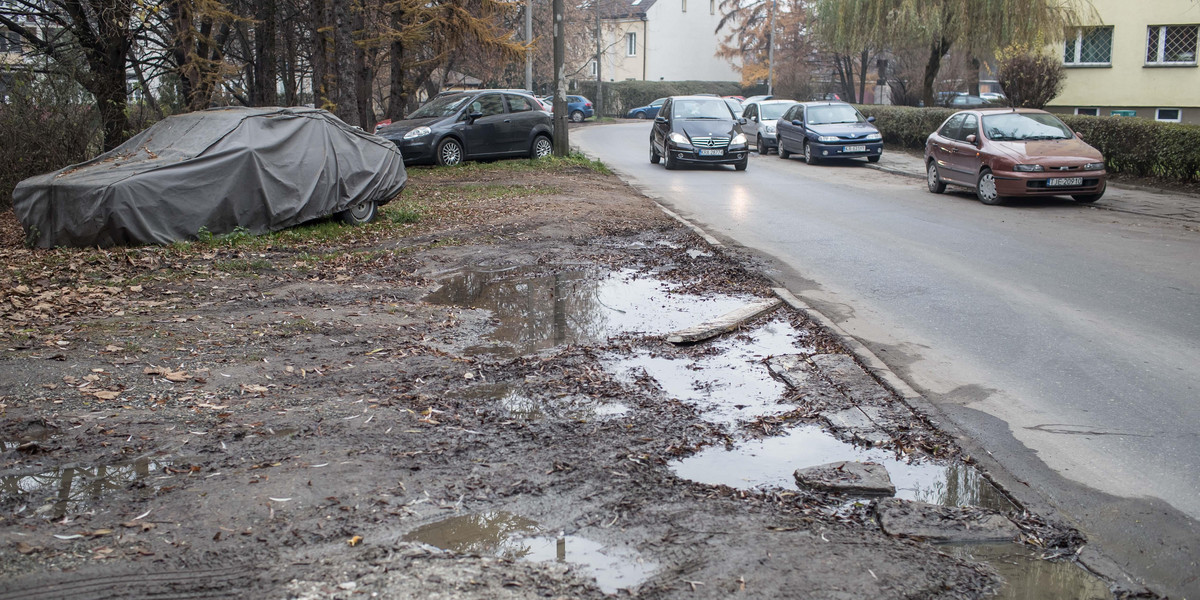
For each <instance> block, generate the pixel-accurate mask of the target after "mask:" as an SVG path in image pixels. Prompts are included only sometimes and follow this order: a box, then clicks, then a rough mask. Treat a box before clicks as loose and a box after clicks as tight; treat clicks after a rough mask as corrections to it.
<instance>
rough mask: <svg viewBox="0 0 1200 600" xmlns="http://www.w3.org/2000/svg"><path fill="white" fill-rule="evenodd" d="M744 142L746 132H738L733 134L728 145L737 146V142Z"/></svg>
mask: <svg viewBox="0 0 1200 600" xmlns="http://www.w3.org/2000/svg"><path fill="white" fill-rule="evenodd" d="M745 143H746V134H744V133H739V134H737V135H735V136H733V139H732V140H729V145H730V146H737V145H739V144H745Z"/></svg>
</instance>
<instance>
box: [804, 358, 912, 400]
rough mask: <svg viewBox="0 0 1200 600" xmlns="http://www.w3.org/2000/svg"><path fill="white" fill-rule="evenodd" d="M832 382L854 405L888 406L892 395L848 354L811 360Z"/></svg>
mask: <svg viewBox="0 0 1200 600" xmlns="http://www.w3.org/2000/svg"><path fill="white" fill-rule="evenodd" d="M809 360H810V361H811V362H812V364H813V365H815V366H816V368H817V369H818V370H819V371H820V372H821V374H822V375H824V376H825V377H826V378H828V379H829V380H830V381H835V382H837V383H838V385H839V386H840V387H841V388H842V389H843V391H845V393H846V396H847V397H849V398H850V400H851V402H853V403H854V404H887V403H888V401H890V400H891V398H892V393H891V392H890V391H888V389H887V388H885V387H883V386H882V385H880V384H879V382H878V381H876V380H875V378H874V377H872V376H871V374H870V373H868V372H867V371H866V370H865V369H863V368H862V367H861V366H859V365H858V363H857V362H855V361H854V357H852V356H850V355H848V354H817V355H815V356H812V357H810V358H809Z"/></svg>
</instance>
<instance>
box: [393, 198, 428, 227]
mask: <svg viewBox="0 0 1200 600" xmlns="http://www.w3.org/2000/svg"><path fill="white" fill-rule="evenodd" d="M424 213H425V207H424V206H422V205H420V204H418V203H416V202H411V201H409V202H399V201H394V202H392V203H390V204H387V205H386V206H384V207H383V216H384V217H386V219H387V220H388V222H390V223H393V224H396V225H406V224H409V223H416V222H417V221H420V220H421V217H422V216H423V215H424Z"/></svg>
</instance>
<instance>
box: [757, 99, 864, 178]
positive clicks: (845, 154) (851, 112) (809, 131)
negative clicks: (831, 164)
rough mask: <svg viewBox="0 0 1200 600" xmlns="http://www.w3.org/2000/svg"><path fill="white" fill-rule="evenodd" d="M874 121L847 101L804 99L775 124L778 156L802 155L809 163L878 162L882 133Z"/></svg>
mask: <svg viewBox="0 0 1200 600" xmlns="http://www.w3.org/2000/svg"><path fill="white" fill-rule="evenodd" d="M874 122H875V117H864V116H863V115H862V113H860V112H858V109H856V108H854V107H853V106H850V105H849V104H846V103H845V102H801V103H799V104H797V105H795V106H793V107H791V108H789V109H788V110H787V112H785V113H783V116H781V117H780V118H779V120H778V121H777V122H776V124H775V131H776V136H777V137H778V138H779V158H788V157H790V156H791V155H792V154H800V155H802V156H804V162H806V163H808V164H810V165H815V164H817V163H818V162H820V161H822V160H825V159H830V158H866V159H867V160H868V161H869V162H879V158H880V157H881V156H883V136H882V135H880V134H879V130H878V129H876V128H875V125H873V123H874Z"/></svg>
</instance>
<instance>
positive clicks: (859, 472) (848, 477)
mask: <svg viewBox="0 0 1200 600" xmlns="http://www.w3.org/2000/svg"><path fill="white" fill-rule="evenodd" d="M795 477H796V484H797V485H799V486H800V487H804V488H809V489H814V490H821V491H826V492H838V493H842V494H855V495H860V496H890V495H892V494H895V493H896V486H894V485H892V478H891V476H889V475H888V471H887V467H884V466H883V465H878V464H875V463H860V462H853V461H848V460H843V461H839V462H834V463H829V464H825V465H818V466H815V467H808V468H805V469H797V470H796V473H795Z"/></svg>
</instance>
